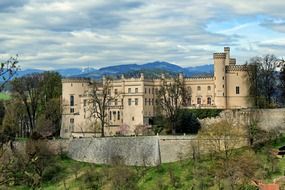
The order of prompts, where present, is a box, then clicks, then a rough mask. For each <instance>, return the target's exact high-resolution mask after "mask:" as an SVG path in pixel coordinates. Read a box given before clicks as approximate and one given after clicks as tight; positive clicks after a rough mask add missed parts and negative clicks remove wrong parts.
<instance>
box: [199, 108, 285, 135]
mask: <svg viewBox="0 0 285 190" xmlns="http://www.w3.org/2000/svg"><path fill="white" fill-rule="evenodd" d="M222 120H227V121H230V122H232V123H233V124H234V125H236V126H241V125H248V124H250V123H251V122H254V121H255V122H257V124H258V126H259V127H260V128H262V129H264V130H272V129H277V130H284V129H285V109H284V108H280V109H241V110H225V111H223V112H221V113H220V116H218V117H215V118H206V119H202V120H200V123H201V125H202V127H203V126H207V125H210V124H212V123H217V122H220V121H222Z"/></svg>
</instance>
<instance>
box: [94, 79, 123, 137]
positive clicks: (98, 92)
mask: <svg viewBox="0 0 285 190" xmlns="http://www.w3.org/2000/svg"><path fill="white" fill-rule="evenodd" d="M111 89H112V79H110V78H103V82H102V83H100V82H98V81H94V82H93V84H92V88H91V90H90V92H88V93H89V94H88V97H89V100H88V103H89V105H90V109H89V110H90V117H92V118H94V119H95V120H97V119H98V120H99V121H100V125H101V135H102V137H104V136H105V127H106V126H107V125H108V124H109V123H108V108H109V105H110V104H111V102H112V101H113V100H114V99H115V97H116V96H118V95H117V94H116V95H112V93H111Z"/></svg>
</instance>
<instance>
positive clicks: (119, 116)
mask: <svg viewBox="0 0 285 190" xmlns="http://www.w3.org/2000/svg"><path fill="white" fill-rule="evenodd" d="M117 117H118V118H117V119H118V120H120V119H121V113H120V111H118V115H117Z"/></svg>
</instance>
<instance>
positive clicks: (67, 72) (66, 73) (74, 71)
mask: <svg viewBox="0 0 285 190" xmlns="http://www.w3.org/2000/svg"><path fill="white" fill-rule="evenodd" d="M45 71H47V70H41V69H25V70H20V71H18V72H17V73H16V77H22V76H25V75H28V74H32V73H43V72H45ZM51 71H53V70H51ZM54 71H56V72H58V73H59V74H60V75H61V76H63V77H72V76H75V75H80V74H86V73H90V72H95V71H97V70H96V69H94V68H82V69H79V68H68V69H58V70H54Z"/></svg>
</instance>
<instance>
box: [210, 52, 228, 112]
mask: <svg viewBox="0 0 285 190" xmlns="http://www.w3.org/2000/svg"><path fill="white" fill-rule="evenodd" d="M228 53H229V52H228ZM227 56H228V54H227V52H225V53H214V54H213V58H214V83H215V104H216V106H217V107H218V108H226V107H227V101H226V96H227V94H226V92H227V90H226V86H227V85H226V62H227V60H229V58H227Z"/></svg>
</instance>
